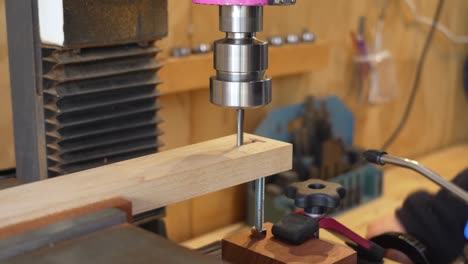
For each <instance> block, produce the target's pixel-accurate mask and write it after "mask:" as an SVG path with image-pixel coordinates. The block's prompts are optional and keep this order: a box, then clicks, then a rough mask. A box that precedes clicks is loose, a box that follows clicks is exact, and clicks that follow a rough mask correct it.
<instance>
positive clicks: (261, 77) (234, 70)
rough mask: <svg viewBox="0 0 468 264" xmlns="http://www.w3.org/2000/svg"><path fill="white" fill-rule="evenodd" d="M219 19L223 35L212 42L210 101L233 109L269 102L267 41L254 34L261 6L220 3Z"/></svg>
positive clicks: (259, 23) (258, 28)
mask: <svg viewBox="0 0 468 264" xmlns="http://www.w3.org/2000/svg"><path fill="white" fill-rule="evenodd" d="M219 20H220V25H219V28H220V30H221V31H223V32H225V33H226V37H225V38H224V39H221V40H218V41H216V42H215V43H214V68H215V70H216V76H213V77H211V79H210V100H211V102H212V103H213V104H216V105H219V106H223V107H230V108H237V109H245V108H256V107H261V106H264V105H267V104H269V103H270V102H271V78H269V77H267V76H266V75H265V73H266V70H267V69H268V44H267V43H266V42H264V41H260V40H258V39H257V38H256V37H255V33H256V32H259V31H262V30H263V7H262V6H235V5H233V6H229V5H225V6H220V7H219Z"/></svg>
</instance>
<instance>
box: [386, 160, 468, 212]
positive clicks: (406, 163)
mask: <svg viewBox="0 0 468 264" xmlns="http://www.w3.org/2000/svg"><path fill="white" fill-rule="evenodd" d="M379 159H380V160H379V163H380V164H382V165H383V164H385V163H390V164H393V165H397V166H400V167H405V168H408V169H411V170H414V171H416V172H419V173H420V174H422V175H424V176H425V177H426V178H428V179H429V180H431V181H432V182H434V183H435V184H438V185H439V186H441V187H442V188H444V189H446V190H447V191H449V192H450V193H452V194H454V195H455V196H457V197H458V198H459V199H461V200H462V201H464V202H465V203H466V204H468V193H467V192H465V191H464V190H463V189H461V188H460V187H458V186H457V185H455V184H453V183H452V182H449V181H447V180H445V179H444V178H442V177H441V176H440V175H438V174H437V173H435V172H433V171H431V170H430V169H428V168H426V167H424V166H423V165H421V164H419V163H418V162H416V161H414V160H409V159H404V158H399V157H395V156H390V155H387V154H384V155H381V156H380V157H379Z"/></svg>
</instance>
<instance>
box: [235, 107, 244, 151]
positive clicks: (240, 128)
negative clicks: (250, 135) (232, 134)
mask: <svg viewBox="0 0 468 264" xmlns="http://www.w3.org/2000/svg"><path fill="white" fill-rule="evenodd" d="M243 144H244V109H237V146H242V145H243Z"/></svg>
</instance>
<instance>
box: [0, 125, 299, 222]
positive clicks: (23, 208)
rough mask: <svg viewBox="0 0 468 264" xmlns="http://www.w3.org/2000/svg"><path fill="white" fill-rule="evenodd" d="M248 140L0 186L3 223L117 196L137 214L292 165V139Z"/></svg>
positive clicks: (214, 142)
mask: <svg viewBox="0 0 468 264" xmlns="http://www.w3.org/2000/svg"><path fill="white" fill-rule="evenodd" d="M245 139H246V144H245V145H244V146H242V147H236V146H235V142H236V138H235V136H228V137H224V138H219V139H215V140H212V141H207V142H204V143H200V144H195V145H190V146H187V147H182V148H179V149H174V150H170V151H166V152H162V153H158V154H154V155H149V156H145V157H141V158H137V159H133V160H128V161H124V162H120V163H115V164H110V165H107V166H103V167H99V168H96V169H91V170H87V171H82V172H78V173H74V174H70V175H68V176H67V177H58V178H54V179H49V180H45V181H42V182H37V183H32V184H26V185H23V186H19V187H15V188H11V189H7V190H4V191H1V192H0V201H1V203H0V211H1V212H2V214H1V215H0V227H4V226H8V225H11V224H14V223H17V222H22V221H26V220H31V219H35V218H37V217H42V216H46V215H49V214H53V213H56V212H60V211H63V210H66V209H71V208H76V207H80V206H83V205H86V204H91V203H94V202H98V201H101V200H105V199H110V198H114V197H122V198H124V199H127V200H129V201H131V202H132V203H133V213H134V214H138V213H141V212H145V211H148V210H152V209H155V208H159V207H163V206H166V205H168V204H172V203H176V202H179V201H183V200H187V199H190V198H193V197H196V196H200V195H203V194H207V193H210V192H214V191H218V190H221V189H224V188H228V187H232V186H235V185H238V184H242V183H245V182H248V181H252V180H254V179H257V178H260V177H265V176H268V175H272V174H275V173H278V172H281V171H286V170H289V169H291V167H292V146H291V145H290V144H287V143H284V142H279V141H274V140H270V139H266V138H261V137H258V136H253V135H248V134H247V135H246V138H245Z"/></svg>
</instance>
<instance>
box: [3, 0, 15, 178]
mask: <svg viewBox="0 0 468 264" xmlns="http://www.w3.org/2000/svg"><path fill="white" fill-rule="evenodd" d="M5 20H6V18H5V0H0V170H2V169H10V168H14V167H15V150H14V144H13V124H12V112H11V94H10V77H9V70H8V50H7V41H6V25H5V23H6V21H5Z"/></svg>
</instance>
